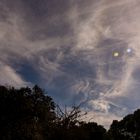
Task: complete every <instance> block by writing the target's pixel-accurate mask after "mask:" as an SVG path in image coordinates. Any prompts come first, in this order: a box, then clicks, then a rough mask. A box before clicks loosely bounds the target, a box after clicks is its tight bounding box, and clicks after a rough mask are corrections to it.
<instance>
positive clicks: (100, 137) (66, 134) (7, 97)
mask: <svg viewBox="0 0 140 140" xmlns="http://www.w3.org/2000/svg"><path fill="white" fill-rule="evenodd" d="M83 115H86V114H85V113H84V114H82V113H81V111H80V106H77V107H75V106H74V107H72V108H71V109H69V110H67V109H66V108H64V109H61V108H60V107H59V106H58V105H56V104H55V103H54V101H53V99H52V98H51V97H50V96H48V95H47V94H46V93H45V91H43V90H42V89H41V88H40V87H38V86H37V85H35V86H34V87H33V88H32V89H31V88H29V87H25V88H20V89H15V88H14V87H5V86H0V140H58V139H59V140H139V139H140V110H137V111H135V112H134V114H130V115H127V116H126V117H124V119H123V120H121V121H117V120H114V121H113V123H112V124H111V126H110V129H109V131H106V129H105V128H104V127H103V126H100V125H98V124H97V123H95V122H88V123H86V122H83V121H80V117H82V116H83Z"/></svg>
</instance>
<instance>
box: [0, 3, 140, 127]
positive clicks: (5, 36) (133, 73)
mask: <svg viewBox="0 0 140 140" xmlns="http://www.w3.org/2000/svg"><path fill="white" fill-rule="evenodd" d="M12 3H13V4H12V6H11V2H10V1H9V0H6V1H1V2H0V7H1V9H2V10H1V13H0V17H1V20H0V30H1V32H0V76H1V77H2V78H1V81H0V83H1V84H4V83H8V84H13V85H15V86H16V85H17V86H20V85H27V84H31V83H32V84H35V83H37V84H40V85H42V86H43V87H44V88H47V89H48V91H49V92H50V94H51V95H52V96H53V97H54V98H55V100H57V102H62V101H63V103H62V104H69V105H71V104H79V103H80V102H84V103H85V104H84V108H87V109H89V112H90V115H89V116H92V115H93V116H94V119H95V120H96V121H97V122H99V123H100V124H104V125H105V126H107V125H109V123H110V122H111V121H112V120H113V119H117V118H118V119H120V118H121V117H122V116H124V114H127V113H128V112H129V110H130V112H131V111H132V110H134V109H135V108H136V107H138V106H139V101H138V99H139V94H138V93H139V75H140V72H139V60H140V57H139V53H140V48H139V45H140V42H139V36H140V34H139V28H140V24H139V23H140V20H139V18H138V17H139V12H140V10H139V6H140V4H139V2H138V1H137V0H134V1H133V2H132V1H131V0H124V1H121V0H118V1H111V0H103V1H99V0H94V1H93V0H86V1H84V0H76V1H65V0H61V1H60V2H59V3H58V2H57V1H55V0H53V1H51V0H50V1H45V0H42V2H39V1H37V0H35V1H33V0H28V1H23V0H15V1H14V2H12ZM127 49H131V52H127ZM114 53H118V56H117V57H114ZM132 93H133V94H132ZM133 97H134V98H133ZM92 110H93V111H94V112H93V111H92Z"/></svg>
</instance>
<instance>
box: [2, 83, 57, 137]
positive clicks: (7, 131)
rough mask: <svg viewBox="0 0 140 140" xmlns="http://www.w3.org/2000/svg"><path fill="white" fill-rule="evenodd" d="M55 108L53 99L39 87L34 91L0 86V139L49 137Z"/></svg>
mask: <svg viewBox="0 0 140 140" xmlns="http://www.w3.org/2000/svg"><path fill="white" fill-rule="evenodd" d="M54 109H55V105H54V102H53V100H52V98H51V97H49V96H46V95H45V94H44V91H43V90H41V89H40V88H39V87H38V86H34V88H33V89H30V88H28V87H26V88H21V89H15V88H13V87H12V88H6V87H4V86H0V111H1V115H0V139H2V140H15V139H20V140H28V139H33V140H41V139H44V138H45V137H49V129H50V127H51V125H52V122H53V120H54V119H55V113H54ZM46 130H47V131H46Z"/></svg>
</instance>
